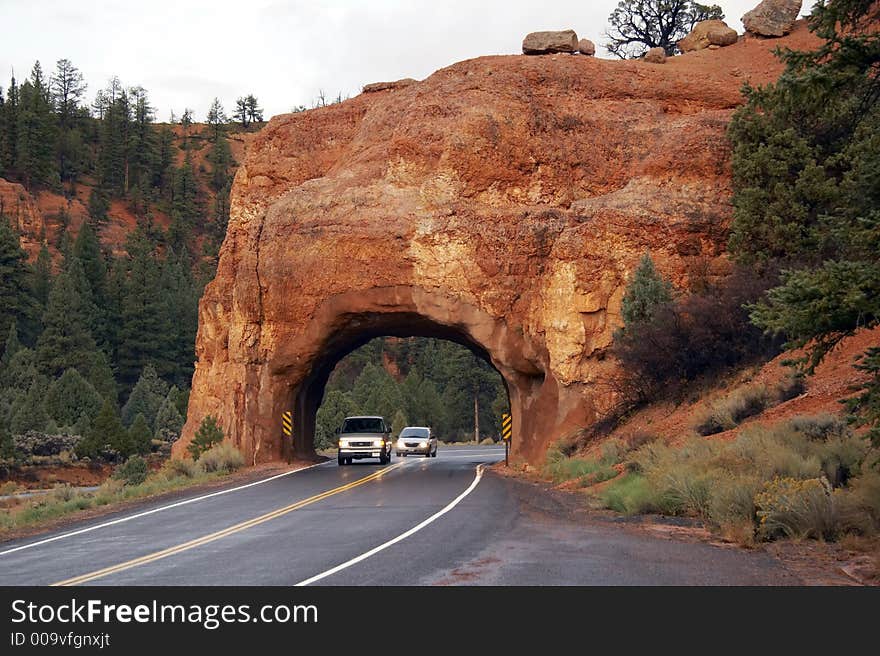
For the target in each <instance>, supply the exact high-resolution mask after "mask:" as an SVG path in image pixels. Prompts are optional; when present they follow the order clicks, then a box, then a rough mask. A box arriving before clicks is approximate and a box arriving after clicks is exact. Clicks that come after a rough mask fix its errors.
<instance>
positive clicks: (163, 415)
mask: <svg viewBox="0 0 880 656" xmlns="http://www.w3.org/2000/svg"><path fill="white" fill-rule="evenodd" d="M183 424H184V420H183V417H182V416H181V415H180V412H179V411H178V410H177V406H176V405H175V403H174V401H173V400H172V398H171V393H170V392H169V395H168V396H166V397H165V400H164V401H162V405H161V406H159V411H158V412H157V413H156V421H155V431H154V434H155V436H156V438H157V439H163V438H162V436H163V432H165V431H167V432H170V433H173V434H175V435H180V432H181V431H182V430H183Z"/></svg>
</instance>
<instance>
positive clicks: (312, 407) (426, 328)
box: [284, 312, 543, 458]
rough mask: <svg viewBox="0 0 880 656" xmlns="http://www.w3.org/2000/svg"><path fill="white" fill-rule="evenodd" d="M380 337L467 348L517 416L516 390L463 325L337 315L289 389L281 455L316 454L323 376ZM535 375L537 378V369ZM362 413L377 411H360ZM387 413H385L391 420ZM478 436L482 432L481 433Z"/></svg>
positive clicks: (393, 315)
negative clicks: (287, 437) (287, 433)
mask: <svg viewBox="0 0 880 656" xmlns="http://www.w3.org/2000/svg"><path fill="white" fill-rule="evenodd" d="M382 337H397V338H412V337H418V338H429V339H436V340H443V341H447V342H452V343H455V344H458V345H460V346H463V347H464V348H466V349H468V350H469V351H471V352H472V353H473V354H474V355H475V356H476V357H477V358H479V359H480V360H482V361H484V362H485V363H487V364H488V365H489V367H490V368H491V369H492V370H494V372H495V373H497V374H498V376H499V377H500V380H501V383H502V385H503V389H504V393H505V395H506V398H507V407H508V408H509V409H510V412H511V414H512V415H513V416H514V418H516V411H517V403H516V401H517V394H516V389H515V387H514V386H513V385H512V384H511V383H512V381H509V380H508V377H506V376H505V375H504V373H502V371H501V370H500V369H499V367H498V366H497V365H496V362H494V361H493V358H492V354H491V353H490V352H489V350H488V349H487V348H486V347H485V346H484V345H483V344H481V343H480V342H478V341H477V340H476V339H474V338H473V336H471V335H470V334H469V333H468V332H467V330H466V329H465V328H463V327H462V326H457V325H445V324H441V323H438V322H436V321H434V320H432V319H430V318H428V317H425V316H423V315H420V314H418V313H413V312H387V313H358V314H351V315H346V316H342V317H339V321H338V325H337V327H336V329H335V330H334V331H332V332H331V333H329V334H328V335H327V337H326V339H325V340H324V342H323V345H322V348H321V349H320V351H319V352H318V354H317V356H316V357H315V358H314V362H313V364H312V366H311V369H310V371H309V373H308V375H306V377H305V378H304V379H303V380H302V382H300V383H299V384H298V385H296V386H295V387H294V388H293V389H291V390H290V405H289V407H290V408H291V409H292V411H293V413H294V417H295V418H296V419H295V421H294V426H293V436H292V440H291V441H290V442H286V443H285V446H284V451H285V456H286V457H288V458H290V457H293V456H297V457H311V456H312V455H314V453H315V445H316V443H315V438H316V428H317V413H318V410H319V408H320V406H321V403H322V401H323V399H324V396H325V390H326V387H327V383H328V380H329V379H330V376H331V374H332V373H333V371H334V369H335V368H336V367H337V365H338V364H339V363H340V362H342V361H343V360H344V359H345V358H346V357H347V356H348V355H350V354H352V353H353V352H355V351H357V350H358V349H360V348H361V347H363V346H365V345H367V344H368V343H370V342H371V341H372V340H375V339H377V338H382ZM534 376H535V377H537V378H539V379H542V378H543V376H542V375H541V374H540V372H535V373H534ZM363 410H364V413H365V414H376V413H377V412H378V410H376V409H373V410H368V409H363ZM392 419H393V418H392V417H386V420H387V421H388V422H389V423H391V422H392ZM480 432H481V434H482V433H483V431H480Z"/></svg>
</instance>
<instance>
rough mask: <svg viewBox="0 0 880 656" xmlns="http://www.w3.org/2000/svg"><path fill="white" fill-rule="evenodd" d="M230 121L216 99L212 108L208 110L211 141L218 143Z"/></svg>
mask: <svg viewBox="0 0 880 656" xmlns="http://www.w3.org/2000/svg"><path fill="white" fill-rule="evenodd" d="M228 120H229V119H228V118H227V116H226V112H225V111H224V109H223V105H222V104H221V103H220V99H219V98H214V102H212V103H211V108H210V109H209V110H208V125H209V126H210V127H211V139H212V141H217V140H218V139H219V138H220V135H221V134H222V133H223V126H224V125H225V124H226V122H227V121H228Z"/></svg>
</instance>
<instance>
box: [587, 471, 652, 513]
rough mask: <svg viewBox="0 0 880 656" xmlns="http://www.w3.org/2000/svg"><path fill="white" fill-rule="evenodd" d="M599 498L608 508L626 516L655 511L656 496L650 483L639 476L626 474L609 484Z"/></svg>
mask: <svg viewBox="0 0 880 656" xmlns="http://www.w3.org/2000/svg"><path fill="white" fill-rule="evenodd" d="M598 496H599V499H600V500H601V501H602V503H603V504H604V505H605V507H606V508H610V509H611V510H615V511H617V512H619V513H623V514H625V515H637V514H639V513H645V512H651V511H652V510H655V507H654V505H653V504H652V498H653V496H654V494H653V492H652V490H651V489H650V486H649V485H648V481H646V480H645V478H644V477H643V476H641V475H639V474H624V475H623V476H621V477H620V478H618V479H616V480H614V481H612V482H611V483H609V484H608V486H607V487H605V489H603V490H602V491H601V492H599V495H598Z"/></svg>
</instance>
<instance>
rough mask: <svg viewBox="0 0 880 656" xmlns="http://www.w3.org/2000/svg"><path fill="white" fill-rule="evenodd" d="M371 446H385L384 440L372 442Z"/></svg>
mask: <svg viewBox="0 0 880 656" xmlns="http://www.w3.org/2000/svg"><path fill="white" fill-rule="evenodd" d="M373 446H385V440H373Z"/></svg>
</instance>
